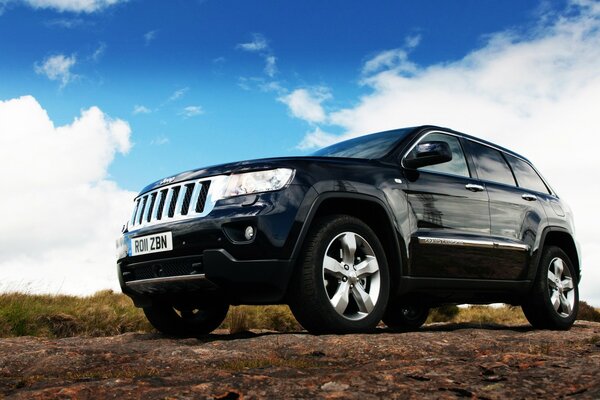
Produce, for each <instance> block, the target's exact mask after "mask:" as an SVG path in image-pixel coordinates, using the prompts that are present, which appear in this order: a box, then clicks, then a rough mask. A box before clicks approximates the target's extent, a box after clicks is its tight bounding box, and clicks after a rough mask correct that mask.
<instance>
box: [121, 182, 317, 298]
mask: <svg viewBox="0 0 600 400" xmlns="http://www.w3.org/2000/svg"><path fill="white" fill-rule="evenodd" d="M306 192H307V189H306V188H305V187H304V186H301V185H290V186H289V187H288V188H286V189H284V190H281V191H278V192H271V193H262V194H259V195H252V196H241V197H237V198H232V199H227V200H223V201H220V202H218V203H217V205H216V206H215V208H214V209H213V210H212V211H211V213H210V214H209V215H207V216H205V217H202V218H196V219H190V220H185V221H178V222H173V223H166V224H162V225H156V226H152V227H148V228H142V229H139V230H136V231H134V232H125V233H124V235H123V237H122V238H121V240H120V242H121V244H122V248H121V252H122V254H121V256H120V257H119V260H118V262H117V266H118V275H119V281H120V284H121V289H122V291H123V293H125V294H127V295H128V296H130V297H131V298H132V299H133V300H134V303H135V304H136V305H137V306H138V307H144V306H146V305H149V304H150V303H151V302H152V301H155V300H157V298H164V299H166V300H173V301H175V300H177V301H180V300H182V299H186V298H187V299H190V300H191V299H200V298H201V297H203V296H207V297H214V296H222V297H225V299H226V300H227V301H228V302H229V303H231V304H239V303H245V304H263V303H265V304H266V303H277V302H281V301H282V300H283V297H284V295H285V292H286V290H287V285H288V282H289V280H290V277H291V274H292V270H293V265H294V260H293V259H292V252H293V249H294V246H295V245H296V241H297V238H298V235H299V232H300V229H301V227H302V223H301V221H302V216H301V215H299V212H298V211H299V205H300V202H301V201H300V200H299V199H303V198H304V197H305V195H306ZM247 226H252V227H253V228H254V230H255V232H256V234H255V236H254V237H253V238H252V239H251V240H246V238H245V237H244V235H243V232H244V230H245V228H246V227H247ZM166 231H169V232H171V234H172V237H173V250H171V251H166V252H160V253H153V254H147V255H139V256H131V255H130V254H131V252H130V249H129V248H128V247H130V243H131V239H132V238H135V237H139V236H145V235H150V234H154V233H160V232H166Z"/></svg>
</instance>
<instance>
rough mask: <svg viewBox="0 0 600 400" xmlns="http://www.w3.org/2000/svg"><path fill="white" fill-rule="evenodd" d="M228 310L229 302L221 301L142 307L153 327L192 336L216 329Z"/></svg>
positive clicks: (165, 332) (182, 335)
mask: <svg viewBox="0 0 600 400" xmlns="http://www.w3.org/2000/svg"><path fill="white" fill-rule="evenodd" d="M228 310H229V304H227V303H223V302H215V303H212V304H203V305H201V306H200V305H199V306H192V305H185V306H179V305H178V306H173V305H171V304H166V303H154V304H152V305H151V306H149V307H144V314H146V318H148V321H150V324H152V326H153V327H154V328H156V329H157V330H158V331H160V332H162V333H164V334H166V335H172V336H180V337H194V336H200V335H205V334H208V333H210V332H212V331H214V330H215V329H217V328H218V327H219V325H221V323H222V322H223V321H224V320H225V317H226V316H227V311H228Z"/></svg>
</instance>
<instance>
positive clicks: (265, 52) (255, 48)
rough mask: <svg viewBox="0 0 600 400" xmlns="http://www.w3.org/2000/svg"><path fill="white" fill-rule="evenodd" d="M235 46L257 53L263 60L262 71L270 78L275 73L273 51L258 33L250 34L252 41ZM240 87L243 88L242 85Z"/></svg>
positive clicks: (275, 60)
mask: <svg viewBox="0 0 600 400" xmlns="http://www.w3.org/2000/svg"><path fill="white" fill-rule="evenodd" d="M235 47H236V48H237V49H241V50H244V51H248V52H251V53H259V54H260V56H261V57H262V59H263V60H264V61H265V67H264V69H263V72H264V73H265V74H266V75H267V76H269V77H270V78H272V77H274V76H275V74H277V57H275V56H274V55H273V51H272V50H271V48H270V47H269V43H268V41H267V39H266V38H265V37H264V36H263V35H261V34H260V33H254V34H253V35H252V41H250V42H247V43H239V44H238V45H237V46H235ZM242 88H243V89H244V90H245V88H244V87H242Z"/></svg>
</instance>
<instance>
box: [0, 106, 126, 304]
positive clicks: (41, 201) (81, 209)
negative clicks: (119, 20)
mask: <svg viewBox="0 0 600 400" xmlns="http://www.w3.org/2000/svg"><path fill="white" fill-rule="evenodd" d="M130 134H131V130H130V127H129V125H128V124H127V123H126V122H124V121H122V120H118V119H116V120H115V119H111V118H110V117H108V116H107V115H106V114H104V113H103V112H102V111H101V110H100V109H99V108H97V107H91V108H89V109H87V110H83V111H82V112H81V115H80V116H79V117H78V118H76V119H74V121H73V122H72V123H70V124H67V125H63V126H55V125H54V123H53V122H52V120H51V119H50V118H49V116H48V114H47V112H46V111H45V110H44V109H43V108H42V106H41V105H40V104H39V103H38V102H37V100H36V99H35V98H33V97H31V96H23V97H20V98H15V99H10V100H7V101H0V169H1V170H3V171H12V172H10V173H7V174H5V176H4V178H3V181H4V185H5V186H6V187H9V188H11V190H8V191H5V192H3V195H2V196H0V218H1V219H2V224H0V237H2V252H0V289H2V290H30V291H34V292H50V293H58V292H61V293H73V294H89V293H92V292H94V291H96V290H99V289H103V288H113V289H117V288H118V281H117V277H116V271H115V258H114V254H115V239H116V238H117V237H118V236H119V232H120V228H121V225H122V224H123V223H124V222H125V221H126V219H127V218H128V217H129V213H130V209H131V204H132V199H133V197H134V195H135V194H134V193H131V192H128V191H125V190H123V189H121V188H119V187H118V186H117V185H116V183H114V182H112V181H110V180H108V178H107V177H108V172H107V169H108V167H109V165H110V163H111V162H112V160H113V159H114V156H115V154H116V153H123V154H124V153H127V152H128V151H129V149H130V148H131V142H130Z"/></svg>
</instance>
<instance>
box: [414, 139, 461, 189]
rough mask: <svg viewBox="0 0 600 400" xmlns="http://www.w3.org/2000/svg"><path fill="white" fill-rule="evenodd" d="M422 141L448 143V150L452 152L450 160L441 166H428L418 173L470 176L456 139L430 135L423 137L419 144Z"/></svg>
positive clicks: (420, 169)
mask: <svg viewBox="0 0 600 400" xmlns="http://www.w3.org/2000/svg"><path fill="white" fill-rule="evenodd" d="M422 141H427V142H430V141H440V142H446V143H448V145H449V146H450V150H451V151H452V160H450V161H448V162H445V163H442V164H436V165H428V166H427V167H422V168H419V171H430V172H442V173H445V174H452V175H459V176H466V177H467V178H468V177H469V176H470V175H469V168H468V167H467V161H466V160H465V155H464V153H463V150H462V147H461V146H460V142H459V140H458V139H457V138H456V137H454V136H450V135H444V134H442V133H430V134H429V135H427V136H425V137H424V138H423V139H422V140H421V142H422Z"/></svg>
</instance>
